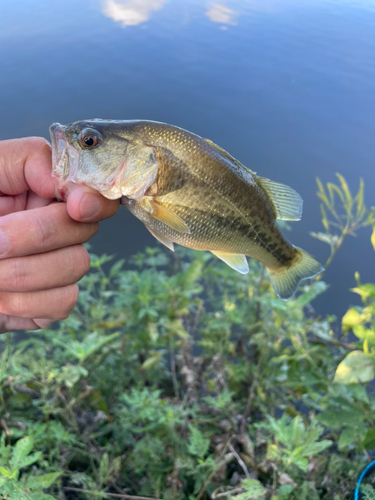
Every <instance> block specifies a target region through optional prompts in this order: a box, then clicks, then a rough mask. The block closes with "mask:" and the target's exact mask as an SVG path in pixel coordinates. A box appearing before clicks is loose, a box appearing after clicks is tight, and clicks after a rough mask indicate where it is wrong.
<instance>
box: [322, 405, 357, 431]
mask: <svg viewBox="0 0 375 500" xmlns="http://www.w3.org/2000/svg"><path fill="white" fill-rule="evenodd" d="M363 419H364V414H363V412H362V411H361V410H358V409H357V408H356V407H354V406H353V407H352V408H350V409H343V408H341V409H340V411H338V410H337V409H336V408H335V409H332V410H325V411H323V412H322V413H320V414H319V415H318V416H317V420H318V421H319V422H321V423H322V424H323V425H325V426H326V427H328V428H329V429H334V430H339V429H341V428H342V427H345V426H352V427H355V426H356V425H362V424H363Z"/></svg>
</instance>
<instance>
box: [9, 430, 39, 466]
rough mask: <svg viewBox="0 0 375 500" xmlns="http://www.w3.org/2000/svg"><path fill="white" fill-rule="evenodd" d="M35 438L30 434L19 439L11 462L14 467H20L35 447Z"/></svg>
mask: <svg viewBox="0 0 375 500" xmlns="http://www.w3.org/2000/svg"><path fill="white" fill-rule="evenodd" d="M33 445H34V443H33V440H32V439H31V437H30V436H25V437H24V438H22V439H19V440H18V441H17V443H16V444H15V446H14V448H13V455H12V458H11V460H10V464H11V465H12V467H14V468H20V464H21V463H22V462H23V461H24V460H25V458H26V457H27V455H28V454H29V453H30V451H31V450H32V449H33Z"/></svg>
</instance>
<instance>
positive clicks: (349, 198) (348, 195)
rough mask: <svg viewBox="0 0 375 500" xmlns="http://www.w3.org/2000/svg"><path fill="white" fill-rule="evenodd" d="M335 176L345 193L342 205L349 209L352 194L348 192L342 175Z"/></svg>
mask: <svg viewBox="0 0 375 500" xmlns="http://www.w3.org/2000/svg"><path fill="white" fill-rule="evenodd" d="M336 177H337V178H338V180H339V181H340V184H341V189H342V190H343V191H344V193H345V198H346V203H345V204H344V206H345V208H346V209H347V211H349V210H350V208H351V205H352V203H353V198H352V195H351V193H350V189H349V186H348V185H347V183H346V180H345V179H344V177H343V176H342V175H340V174H336Z"/></svg>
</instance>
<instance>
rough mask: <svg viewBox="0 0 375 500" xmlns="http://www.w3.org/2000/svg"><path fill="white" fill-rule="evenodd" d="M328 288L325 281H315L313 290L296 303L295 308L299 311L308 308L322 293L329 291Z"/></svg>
mask: <svg viewBox="0 0 375 500" xmlns="http://www.w3.org/2000/svg"><path fill="white" fill-rule="evenodd" d="M327 288H328V286H327V284H326V283H324V281H315V282H314V283H313V285H312V287H311V288H309V290H308V291H307V292H304V293H303V294H301V295H300V296H299V297H297V298H296V300H295V301H294V304H293V305H294V307H297V308H298V309H299V308H301V307H305V306H307V304H309V303H310V302H312V301H313V300H314V299H315V297H317V296H318V295H320V294H321V293H323V292H325V291H326V290H327Z"/></svg>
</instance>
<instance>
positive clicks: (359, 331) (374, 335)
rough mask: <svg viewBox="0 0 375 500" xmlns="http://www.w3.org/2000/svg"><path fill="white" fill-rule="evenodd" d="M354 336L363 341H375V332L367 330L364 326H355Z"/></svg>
mask: <svg viewBox="0 0 375 500" xmlns="http://www.w3.org/2000/svg"><path fill="white" fill-rule="evenodd" d="M353 333H354V335H355V336H356V337H357V338H359V339H361V340H370V341H374V340H375V330H370V329H369V328H366V327H365V326H364V325H356V326H353Z"/></svg>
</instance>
